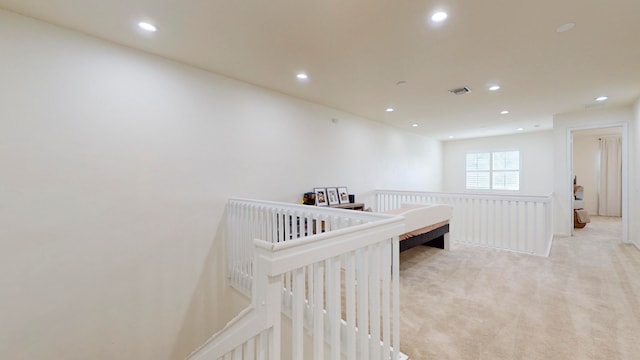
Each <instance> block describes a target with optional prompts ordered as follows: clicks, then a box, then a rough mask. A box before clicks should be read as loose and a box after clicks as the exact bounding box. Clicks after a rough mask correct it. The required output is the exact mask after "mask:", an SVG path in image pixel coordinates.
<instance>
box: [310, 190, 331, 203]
mask: <svg viewBox="0 0 640 360" xmlns="http://www.w3.org/2000/svg"><path fill="white" fill-rule="evenodd" d="M313 192H314V193H315V194H316V206H327V205H329V202H328V201H327V189H325V188H313Z"/></svg>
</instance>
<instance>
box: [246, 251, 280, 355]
mask: <svg viewBox="0 0 640 360" xmlns="http://www.w3.org/2000/svg"><path fill="white" fill-rule="evenodd" d="M253 264H254V266H255V267H254V269H253V270H254V277H253V279H254V281H253V300H252V301H253V305H254V308H255V309H256V310H257V311H258V312H259V313H260V314H261V315H262V316H264V318H265V320H266V322H267V324H269V325H270V327H271V330H270V331H269V340H268V341H269V345H268V349H269V350H268V351H269V356H268V358H269V359H274V360H275V359H280V358H281V351H280V347H281V345H280V334H281V324H280V322H281V319H280V316H281V314H280V312H281V308H280V307H281V292H282V278H281V276H280V275H271V269H272V264H273V253H272V252H271V251H270V250H268V249H265V248H262V247H259V246H255V245H254V262H253Z"/></svg>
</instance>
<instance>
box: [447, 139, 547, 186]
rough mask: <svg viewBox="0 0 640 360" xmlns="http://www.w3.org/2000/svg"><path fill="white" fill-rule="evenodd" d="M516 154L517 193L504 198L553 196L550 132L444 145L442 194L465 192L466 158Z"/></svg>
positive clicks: (462, 141) (457, 141) (460, 141)
mask: <svg viewBox="0 0 640 360" xmlns="http://www.w3.org/2000/svg"><path fill="white" fill-rule="evenodd" d="M508 150H520V160H521V164H520V166H521V173H520V191H518V192H505V194H514V193H516V194H523V195H550V194H551V193H552V192H553V158H554V151H553V137H552V132H551V131H540V132H533V133H523V134H514V135H506V136H494V137H485V138H478V139H469V140H456V141H447V142H445V143H444V145H443V191H445V192H467V190H466V189H465V176H466V170H465V169H466V167H465V166H466V165H465V164H466V154H467V153H471V152H488V151H508Z"/></svg>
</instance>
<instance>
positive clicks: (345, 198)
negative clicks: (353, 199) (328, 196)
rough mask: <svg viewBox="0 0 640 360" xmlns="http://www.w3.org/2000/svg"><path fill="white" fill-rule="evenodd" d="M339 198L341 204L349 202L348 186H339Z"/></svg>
mask: <svg viewBox="0 0 640 360" xmlns="http://www.w3.org/2000/svg"><path fill="white" fill-rule="evenodd" d="M338 200H340V204H348V203H349V191H347V187H346V186H338Z"/></svg>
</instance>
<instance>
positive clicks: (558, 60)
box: [0, 0, 640, 140]
mask: <svg viewBox="0 0 640 360" xmlns="http://www.w3.org/2000/svg"><path fill="white" fill-rule="evenodd" d="M0 8H4V9H7V10H10V11H15V12H17V13H21V14H24V15H28V16H31V17H34V18H37V19H41V20H45V21H48V22H51V23H54V24H58V25H62V26H65V27H68V28H71V29H74V30H77V31H80V32H84V33H87V34H90V35H93V36H96V37H99V38H103V39H108V40H111V41H113V42H116V43H120V44H124V45H127V46H130V47H134V48H138V49H141V50H144V51H147V52H150V53H153V54H157V55H160V56H164V57H167V58H170V59H174V60H177V61H180V62H183V63H187V64H191V65H194V66H197V67H199V68H203V69H207V70H210V71H212V72H216V73H220V74H224V75H227V76H229V77H232V78H236V79H240V80H243V81H246V82H249V83H252V84H256V85H259V86H263V87H266V88H270V89H273V90H276V91H279V92H282V93H285V94H289V95H292V96H296V97H299V98H303V99H307V100H309V101H313V102H316V103H320V104H324V105H328V106H330V107H334V108H337V109H340V110H344V111H346V112H349V113H353V114H357V115H360V116H363V117H366V118H369V119H373V120H378V121H382V122H387V123H390V124H394V125H396V126H398V127H400V128H404V129H407V130H409V131H413V132H416V133H419V134H425V135H429V136H433V137H436V138H439V139H443V140H446V139H448V137H449V136H451V135H453V136H455V138H458V139H459V138H465V137H475V136H487V135H497V134H506V133H513V132H515V129H516V128H518V127H523V128H524V131H536V130H543V129H549V128H551V126H552V116H553V115H554V114H558V113H564V112H570V111H576V110H581V109H584V108H589V107H593V106H615V105H622V104H629V103H631V102H632V101H634V100H636V99H638V97H640V0H607V1H601V0H600V1H598V0H535V1H526V2H524V1H508V0H483V1H477V0H476V1H473V0H466V1H465V0H449V1H447V0H436V1H417V0H416V1H414V0H395V1H391V0H315V1H309V0H272V1H264V0H262V1H256V0H241V1H238V0H189V1H178V0H0ZM439 9H443V10H446V11H447V12H448V13H449V18H448V20H447V21H446V22H445V23H444V24H441V25H439V26H434V25H433V24H432V23H431V22H430V20H429V16H430V14H432V13H433V12H434V11H435V10H439ZM140 20H146V21H150V22H152V23H154V24H156V25H157V26H158V28H159V31H158V32H157V33H155V34H152V35H149V34H142V32H141V31H140V30H138V29H137V28H136V26H135V24H136V23H137V22H138V21H140ZM569 22H572V23H575V24H576V26H575V28H573V29H572V30H570V31H567V32H564V33H558V32H556V28H557V27H558V26H560V25H562V24H565V23H569ZM299 71H305V72H307V73H308V74H309V80H308V81H306V82H301V81H299V80H297V79H296V78H295V74H296V73H297V72H299ZM398 81H406V82H407V84H406V85H405V86H398V85H396V83H397V82H398ZM492 83H498V84H500V85H501V86H502V89H500V90H498V91H496V92H489V91H488V90H487V89H486V87H487V85H489V84H492ZM462 86H468V87H469V88H471V90H472V92H471V93H469V94H466V95H460V96H455V95H452V94H450V93H449V92H448V91H447V90H449V89H452V88H457V87H462ZM603 94H604V95H607V96H609V100H607V101H606V102H605V103H604V104H597V105H596V104H595V102H594V98H595V97H596V96H599V95H603ZM387 107H393V108H395V109H396V111H394V112H392V113H388V112H386V111H385V109H386V108H387ZM504 109H506V110H509V111H510V113H509V114H508V115H500V114H499V113H500V111H501V110H504ZM414 123H416V124H418V125H419V126H418V127H416V128H414V127H411V124H414Z"/></svg>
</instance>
